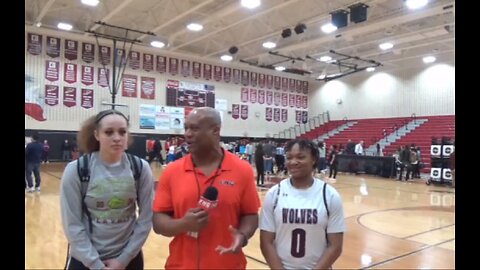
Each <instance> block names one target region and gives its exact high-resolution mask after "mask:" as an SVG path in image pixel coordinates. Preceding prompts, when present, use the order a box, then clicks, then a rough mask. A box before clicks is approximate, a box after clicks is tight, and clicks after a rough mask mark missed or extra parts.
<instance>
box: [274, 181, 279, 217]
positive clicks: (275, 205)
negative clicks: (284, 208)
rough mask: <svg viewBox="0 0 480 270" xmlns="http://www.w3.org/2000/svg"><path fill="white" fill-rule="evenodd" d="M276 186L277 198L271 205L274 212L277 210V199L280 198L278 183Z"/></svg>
mask: <svg viewBox="0 0 480 270" xmlns="http://www.w3.org/2000/svg"><path fill="white" fill-rule="evenodd" d="M277 185H278V189H277V196H276V197H275V202H274V203H273V211H275V208H277V204H278V197H280V182H279V183H278V184H277Z"/></svg>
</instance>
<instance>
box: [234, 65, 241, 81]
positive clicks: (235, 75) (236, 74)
mask: <svg viewBox="0 0 480 270" xmlns="http://www.w3.org/2000/svg"><path fill="white" fill-rule="evenodd" d="M233 83H234V84H239V83H240V70H238V69H236V68H234V69H233Z"/></svg>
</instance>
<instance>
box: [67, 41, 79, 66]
mask: <svg viewBox="0 0 480 270" xmlns="http://www.w3.org/2000/svg"><path fill="white" fill-rule="evenodd" d="M77 55H78V42H77V41H76V40H69V39H65V53H64V57H65V58H66V59H68V60H70V61H73V60H77V57H78V56H77Z"/></svg>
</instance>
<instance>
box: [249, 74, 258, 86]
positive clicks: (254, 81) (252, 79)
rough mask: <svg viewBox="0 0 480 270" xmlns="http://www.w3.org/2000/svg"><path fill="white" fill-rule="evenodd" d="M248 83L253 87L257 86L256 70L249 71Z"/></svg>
mask: <svg viewBox="0 0 480 270" xmlns="http://www.w3.org/2000/svg"><path fill="white" fill-rule="evenodd" d="M250 85H251V86H253V87H255V86H257V73H256V72H250Z"/></svg>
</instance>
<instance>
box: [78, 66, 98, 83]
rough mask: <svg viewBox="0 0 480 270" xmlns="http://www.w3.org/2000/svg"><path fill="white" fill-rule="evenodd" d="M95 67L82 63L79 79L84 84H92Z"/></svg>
mask: <svg viewBox="0 0 480 270" xmlns="http://www.w3.org/2000/svg"><path fill="white" fill-rule="evenodd" d="M94 72H95V69H94V68H93V67H90V66H84V65H82V72H81V74H80V75H81V81H82V83H83V84H84V85H92V84H93V78H94Z"/></svg>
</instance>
